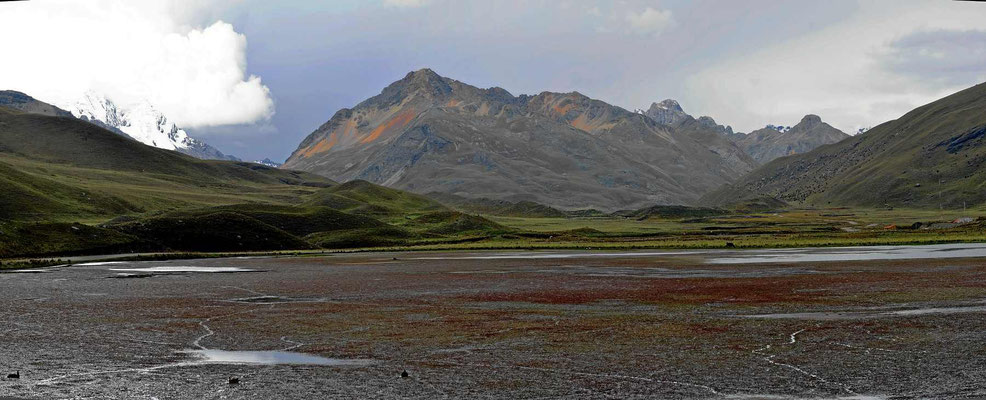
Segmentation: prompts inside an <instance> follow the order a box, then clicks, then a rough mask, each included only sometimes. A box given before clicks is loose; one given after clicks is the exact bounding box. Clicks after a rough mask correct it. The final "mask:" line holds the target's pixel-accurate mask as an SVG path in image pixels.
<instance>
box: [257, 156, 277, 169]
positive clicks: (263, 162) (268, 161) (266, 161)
mask: <svg viewBox="0 0 986 400" xmlns="http://www.w3.org/2000/svg"><path fill="white" fill-rule="evenodd" d="M254 163H256V164H260V165H266V166H268V167H271V168H280V167H281V165H282V163H279V162H274V161H271V159H269V158H265V159H263V160H255V161H254Z"/></svg>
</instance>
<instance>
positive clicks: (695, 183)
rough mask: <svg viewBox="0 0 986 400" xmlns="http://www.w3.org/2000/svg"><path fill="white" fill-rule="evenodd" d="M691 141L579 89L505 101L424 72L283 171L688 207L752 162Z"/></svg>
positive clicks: (353, 113) (330, 128)
mask: <svg viewBox="0 0 986 400" xmlns="http://www.w3.org/2000/svg"><path fill="white" fill-rule="evenodd" d="M696 136H697V135H693V134H691V133H689V132H686V130H682V131H681V132H679V131H677V130H676V129H675V128H673V127H669V126H666V125H662V124H659V123H656V122H655V121H654V120H652V119H650V118H648V117H646V116H644V115H641V114H638V113H633V112H629V111H627V110H624V109H622V108H619V107H616V106H612V105H610V104H607V103H605V102H602V101H599V100H594V99H591V98H588V97H586V96H584V95H582V94H579V93H577V92H572V93H551V92H544V93H541V94H538V95H535V96H528V95H521V96H513V95H512V94H510V93H509V92H507V91H506V90H504V89H501V88H490V89H480V88H476V87H473V86H470V85H467V84H464V83H462V82H458V81H455V80H452V79H448V78H444V77H441V76H439V75H438V74H436V73H435V72H433V71H431V70H428V69H423V70H419V71H415V72H412V73H409V74H408V75H407V76H406V77H404V79H401V80H399V81H397V82H394V83H393V84H391V85H390V86H388V87H387V88H385V89H384V90H383V92H382V93H380V94H379V95H377V96H374V97H372V98H370V99H368V100H366V101H364V102H362V103H360V104H358V105H356V106H355V107H353V108H352V109H343V110H340V111H339V112H337V113H336V114H335V115H334V116H333V117H332V118H331V119H330V120H329V121H328V122H326V123H325V124H323V125H322V126H321V127H319V128H318V129H317V130H315V131H314V132H313V133H312V134H310V135H309V136H308V137H307V138H306V139H305V140H304V141H303V142H302V143H301V145H300V146H299V147H298V149H297V150H295V152H294V153H293V154H292V155H291V157H290V158H289V159H288V160H287V162H286V163H285V165H284V168H290V169H300V170H306V171H312V172H315V173H318V174H321V175H324V176H327V177H331V178H333V179H337V180H341V181H347V180H351V179H365V180H368V181H371V182H375V183H380V184H384V185H388V186H392V187H396V188H400V189H406V190H411V191H415V192H419V193H430V192H440V193H450V194H457V195H461V196H467V197H485V198H493V199H504V200H513V201H518V200H531V201H536V202H539V203H544V204H549V205H553V206H559V207H565V208H581V207H595V208H601V209H617V208H631V207H639V206H645V205H654V204H672V203H674V204H688V203H691V202H693V201H695V200H696V199H698V197H699V196H701V195H702V194H703V193H706V192H709V191H711V190H713V189H715V188H716V187H718V186H720V185H722V184H723V183H727V182H731V181H733V180H735V179H737V178H738V177H739V176H741V175H742V174H744V173H746V172H748V171H750V170H751V169H753V168H754V167H755V166H756V162H755V161H753V160H752V159H751V158H749V157H747V156H746V155H745V154H744V153H743V152H742V151H741V150H739V148H737V147H736V146H734V145H733V144H732V143H731V142H729V140H728V139H725V138H723V137H718V136H712V137H709V138H697V137H696Z"/></svg>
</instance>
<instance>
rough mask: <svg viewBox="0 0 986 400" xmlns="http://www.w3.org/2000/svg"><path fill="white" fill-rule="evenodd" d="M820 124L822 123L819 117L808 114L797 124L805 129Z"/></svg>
mask: <svg viewBox="0 0 986 400" xmlns="http://www.w3.org/2000/svg"><path fill="white" fill-rule="evenodd" d="M820 123H822V118H821V117H819V116H817V115H815V114H808V115H805V116H804V118H801V122H798V125H802V126H804V127H805V128H808V129H811V128H812V127H814V126H815V125H818V124H820Z"/></svg>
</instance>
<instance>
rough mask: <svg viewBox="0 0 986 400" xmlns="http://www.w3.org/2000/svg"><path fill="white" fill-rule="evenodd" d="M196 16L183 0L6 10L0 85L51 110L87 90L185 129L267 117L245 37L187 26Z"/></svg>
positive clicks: (220, 25)
mask: <svg viewBox="0 0 986 400" xmlns="http://www.w3.org/2000/svg"><path fill="white" fill-rule="evenodd" d="M194 10H196V7H195V6H194V3H192V2H187V1H184V2H179V1H162V2H134V1H124V0H93V1H45V2H41V1H37V2H25V3H10V4H4V5H3V12H2V13H0V26H2V27H3V28H2V29H3V30H4V31H5V36H7V37H8V38H10V39H11V40H6V41H5V43H4V57H5V59H6V62H3V63H0V88H4V89H14V90H20V91H23V92H26V93H28V94H30V95H32V96H34V97H37V98H39V99H42V100H45V101H50V102H53V103H56V104H58V103H69V102H72V101H74V100H75V99H76V98H78V97H79V96H80V95H81V94H82V93H83V92H85V91H87V90H94V91H97V92H100V93H104V94H106V95H107V96H108V97H110V98H112V99H114V100H115V101H116V102H118V103H128V102H137V101H142V100H146V101H148V102H150V103H151V104H153V105H154V106H156V107H157V108H158V109H160V110H162V111H163V112H164V113H165V114H166V115H167V116H168V117H169V118H171V119H172V120H174V121H176V122H177V123H178V124H180V125H182V126H186V127H204V126H218V125H228V124H245V123H253V122H256V121H261V120H265V119H267V118H269V117H270V116H271V115H272V114H273V111H274V104H273V101H272V100H271V96H270V91H269V90H268V88H267V87H266V86H264V84H263V83H262V82H261V79H260V78H259V77H257V76H253V75H248V74H247V72H246V70H247V63H246V46H247V39H246V37H245V36H244V35H242V34H239V33H237V32H236V31H235V30H234V28H233V26H232V25H230V24H228V23H226V22H223V21H221V20H214V21H206V22H204V23H203V24H202V26H194V25H193V24H194V23H195V22H201V21H194V20H196V19H201V18H200V17H201V15H198V14H196V13H195V12H193V11H194ZM193 21H194V22H193ZM17 32H22V34H18V33H17ZM27 32H30V33H29V34H28V33H27ZM15 37H16V39H13V38H15ZM12 60H15V61H14V62H10V61H12Z"/></svg>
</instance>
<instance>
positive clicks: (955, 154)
mask: <svg viewBox="0 0 986 400" xmlns="http://www.w3.org/2000/svg"><path fill="white" fill-rule="evenodd" d="M984 140H986V84H980V85H977V86H974V87H971V88H969V89H966V90H963V91H960V92H958V93H955V94H953V95H950V96H947V97H945V98H942V99H940V100H937V101H935V102H932V103H930V104H927V105H924V106H921V107H919V108H917V109H915V110H913V111H911V112H909V113H907V114H905V115H903V116H901V117H900V118H898V119H896V120H893V121H889V122H886V123H884V124H881V125H879V126H876V127H874V128H872V129H870V130H869V131H867V132H866V133H864V134H860V135H856V136H853V137H851V138H849V139H845V140H843V141H840V142H838V143H835V144H830V145H826V146H822V147H819V148H817V149H815V150H812V151H810V152H807V153H804V154H798V155H794V156H790V157H782V158H778V159H776V160H774V161H772V162H770V163H768V164H767V165H764V166H763V167H761V168H759V169H757V170H756V171H753V172H752V173H750V174H749V175H747V176H745V177H743V178H742V179H740V180H739V181H737V182H736V183H734V184H731V185H728V186H725V187H723V188H722V189H720V190H717V191H715V192H713V193H710V194H709V195H707V196H706V197H705V198H704V199H703V200H704V201H705V202H706V203H709V204H729V203H733V202H737V201H741V200H743V199H749V198H756V197H762V196H769V197H774V198H777V199H780V200H783V201H786V202H789V203H793V204H800V205H810V206H830V205H840V206H868V207H883V206H891V207H915V208H938V207H939V206H941V207H945V208H962V207H963V205H964V204H966V205H974V204H981V203H983V202H984V201H986V168H984V162H986V143H984Z"/></svg>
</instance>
